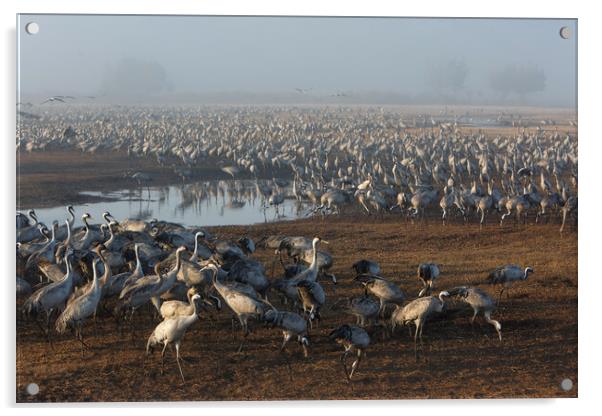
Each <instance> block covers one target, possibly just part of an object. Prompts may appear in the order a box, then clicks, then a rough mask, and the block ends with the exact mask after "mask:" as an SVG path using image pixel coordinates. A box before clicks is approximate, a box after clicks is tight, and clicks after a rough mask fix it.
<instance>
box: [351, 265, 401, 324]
mask: <svg viewBox="0 0 602 416" xmlns="http://www.w3.org/2000/svg"><path fill="white" fill-rule="evenodd" d="M355 280H356V281H357V282H360V283H361V284H362V285H364V291H365V293H366V294H367V293H371V294H372V295H374V296H376V297H377V298H378V300H379V301H380V308H379V315H381V316H382V314H383V312H384V309H385V307H386V305H390V304H393V305H401V304H403V302H405V300H406V296H405V294H404V293H403V291H402V290H401V289H400V288H399V286H397V285H396V284H395V283H393V282H390V281H388V280H387V279H385V278H384V277H381V276H374V275H369V274H362V275H359V276H356V278H355Z"/></svg>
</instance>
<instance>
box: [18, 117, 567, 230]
mask: <svg viewBox="0 0 602 416" xmlns="http://www.w3.org/2000/svg"><path fill="white" fill-rule="evenodd" d="M65 108H66V107H62V106H61V107H54V108H46V109H45V110H44V112H43V114H41V115H40V117H39V118H35V119H34V118H26V119H22V120H21V121H20V123H19V129H18V132H17V150H18V151H27V152H35V151H44V150H47V149H79V150H81V151H82V152H90V153H97V154H99V157H103V153H102V152H103V151H105V152H107V151H108V152H115V151H117V152H127V154H128V155H130V157H132V158H136V157H142V158H152V159H156V162H157V163H158V164H159V165H162V166H164V167H170V168H172V169H173V170H174V172H175V173H176V174H178V175H179V176H180V177H181V178H182V180H184V181H187V182H194V181H195V180H198V177H197V176H195V175H197V174H198V170H197V168H198V167H199V166H217V167H219V168H220V169H221V170H222V171H223V173H224V174H225V175H226V177H231V178H237V179H238V178H241V179H244V178H248V179H253V178H258V177H262V178H271V180H268V181H267V182H265V181H264V182H261V183H260V182H259V181H256V188H257V193H258V194H260V195H261V197H262V198H263V199H264V201H265V205H266V206H267V205H272V206H276V207H278V205H280V204H282V202H283V201H284V200H285V199H286V198H294V199H297V200H298V201H300V202H306V203H307V204H310V205H311V207H312V210H311V212H313V213H321V214H323V215H327V214H331V213H341V212H344V211H345V210H347V208H348V207H356V208H359V209H360V210H362V211H363V212H365V213H367V214H378V213H380V215H384V213H385V212H390V213H392V214H393V213H395V212H397V211H399V212H402V213H403V214H404V215H406V216H408V217H411V218H414V217H423V216H424V215H425V212H426V211H428V210H429V209H430V210H433V209H435V210H438V209H440V212H441V214H440V215H441V218H442V220H443V221H444V222H445V221H448V220H449V218H450V216H452V215H454V216H456V217H458V218H461V219H463V220H464V221H469V220H470V219H471V218H474V219H475V221H478V223H480V224H481V225H483V224H485V222H486V221H487V219H488V217H489V216H490V215H491V213H492V212H499V214H500V215H499V216H498V218H499V221H500V223H502V224H503V222H504V221H505V220H506V218H508V217H510V216H515V218H516V221H517V222H519V221H527V216H528V215H529V214H531V217H532V218H533V219H534V220H535V221H536V222H539V221H543V220H544V219H545V220H546V221H549V220H550V217H553V216H560V217H561V218H562V219H561V222H562V226H561V229H564V225H565V222H566V219H567V217H568V216H571V215H573V216H575V218H576V214H577V209H576V208H577V170H578V169H577V168H578V156H577V137H576V134H574V133H570V132H569V131H565V132H562V131H561V128H559V127H556V126H555V127H553V129H549V130H543V129H538V130H531V131H527V130H525V129H522V130H521V129H520V128H517V129H515V130H513V133H512V134H509V135H496V136H491V135H489V134H487V135H486V134H484V133H465V132H463V130H462V126H459V125H457V124H454V123H446V122H439V123H435V124H433V125H432V126H431V127H430V128H422V129H413V130H411V129H407V128H406V124H404V117H403V115H402V114H400V113H399V112H398V111H396V110H395V109H394V108H390V109H383V108H380V109H377V108H328V107H324V108H295V107H286V108H279V107H233V108H212V107H192V106H188V107H163V108H160V107H123V106H114V107H96V106H85V107H72V106H69V107H68V110H66V109H65ZM405 121H406V122H407V120H405ZM559 124H563V123H561V121H559ZM564 124H568V122H567V123H564ZM109 154H110V153H109ZM125 168H126V167H124V170H126V169H125ZM128 175H130V177H131V178H132V180H133V181H135V182H136V183H138V184H139V185H140V186H150V185H151V184H152V180H153V175H152V174H151V173H149V172H140V171H138V172H134V171H128Z"/></svg>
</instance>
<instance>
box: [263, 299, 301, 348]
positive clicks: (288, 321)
mask: <svg viewBox="0 0 602 416" xmlns="http://www.w3.org/2000/svg"><path fill="white" fill-rule="evenodd" d="M263 320H264V321H265V322H266V323H268V324H269V325H270V326H271V327H272V328H273V327H278V328H280V329H282V336H283V338H284V339H283V341H282V345H281V346H280V351H284V349H285V348H286V344H287V343H288V342H289V341H290V340H292V339H293V338H297V341H298V342H299V344H300V345H301V347H302V348H303V355H304V356H305V357H308V356H309V351H308V347H309V338H308V337H307V321H306V320H305V319H303V318H302V317H301V316H300V315H299V314H297V313H294V312H288V311H279V310H277V309H275V308H272V309H270V310H268V311H267V312H266V313H265V314H264V316H263Z"/></svg>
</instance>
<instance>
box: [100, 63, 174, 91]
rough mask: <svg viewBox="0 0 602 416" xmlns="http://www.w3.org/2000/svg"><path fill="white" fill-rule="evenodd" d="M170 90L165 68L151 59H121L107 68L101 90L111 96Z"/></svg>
mask: <svg viewBox="0 0 602 416" xmlns="http://www.w3.org/2000/svg"><path fill="white" fill-rule="evenodd" d="M170 90H171V84H170V83H169V81H168V78H167V74H166V72H165V69H164V68H163V66H161V64H159V63H157V62H153V61H143V60H138V59H133V58H127V59H123V60H121V61H119V62H117V64H115V65H114V66H110V67H108V68H107V70H106V71H105V74H104V78H103V80H102V84H101V92H102V93H104V94H106V95H113V96H148V95H155V94H160V93H164V92H168V91H170Z"/></svg>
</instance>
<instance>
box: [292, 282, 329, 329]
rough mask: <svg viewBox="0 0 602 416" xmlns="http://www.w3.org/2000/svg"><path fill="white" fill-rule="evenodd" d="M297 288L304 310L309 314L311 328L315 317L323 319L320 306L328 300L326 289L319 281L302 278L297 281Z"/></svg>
mask: <svg viewBox="0 0 602 416" xmlns="http://www.w3.org/2000/svg"><path fill="white" fill-rule="evenodd" d="M297 290H298V292H299V298H300V299H301V303H302V306H303V312H304V313H305V314H306V315H307V320H308V321H309V326H310V328H313V321H314V319H317V320H318V321H320V320H321V316H320V308H321V307H322V305H324V302H326V294H325V293H324V289H323V288H322V286H321V285H320V283H318V282H313V281H311V280H301V281H300V282H298V283H297Z"/></svg>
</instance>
